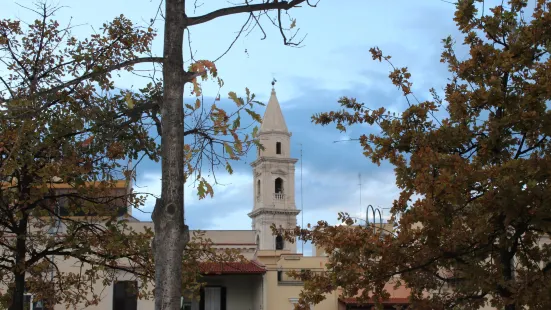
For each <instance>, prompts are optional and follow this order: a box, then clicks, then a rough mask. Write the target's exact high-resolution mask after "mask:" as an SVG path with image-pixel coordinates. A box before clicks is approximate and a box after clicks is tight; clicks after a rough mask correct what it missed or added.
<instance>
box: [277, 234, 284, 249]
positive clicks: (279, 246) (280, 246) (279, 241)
mask: <svg viewBox="0 0 551 310" xmlns="http://www.w3.org/2000/svg"><path fill="white" fill-rule="evenodd" d="M275 241H276V250H283V237H281V235H277V237H276V240H275Z"/></svg>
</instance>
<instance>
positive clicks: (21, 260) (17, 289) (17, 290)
mask: <svg viewBox="0 0 551 310" xmlns="http://www.w3.org/2000/svg"><path fill="white" fill-rule="evenodd" d="M21 232H23V233H21ZM26 232H27V219H26V218H23V219H21V220H20V221H19V233H17V241H16V245H15V249H16V253H15V270H14V272H13V273H14V287H13V291H12V298H11V305H10V307H9V310H23V309H24V308H23V306H24V300H25V298H24V297H25V270H26V268H25V252H26V246H27V245H26V239H25V238H26Z"/></svg>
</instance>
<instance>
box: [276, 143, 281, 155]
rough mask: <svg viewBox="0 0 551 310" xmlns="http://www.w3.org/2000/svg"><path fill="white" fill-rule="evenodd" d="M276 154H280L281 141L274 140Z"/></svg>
mask: <svg viewBox="0 0 551 310" xmlns="http://www.w3.org/2000/svg"><path fill="white" fill-rule="evenodd" d="M276 154H281V142H276Z"/></svg>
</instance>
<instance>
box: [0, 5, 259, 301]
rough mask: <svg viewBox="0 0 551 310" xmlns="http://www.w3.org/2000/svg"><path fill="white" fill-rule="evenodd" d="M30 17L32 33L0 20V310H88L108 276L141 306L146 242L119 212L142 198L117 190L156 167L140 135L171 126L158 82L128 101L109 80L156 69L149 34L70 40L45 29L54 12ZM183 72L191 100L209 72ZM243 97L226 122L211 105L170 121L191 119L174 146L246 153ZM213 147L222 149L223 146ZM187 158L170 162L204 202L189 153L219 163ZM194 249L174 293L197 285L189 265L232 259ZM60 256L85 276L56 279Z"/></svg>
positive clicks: (150, 142)
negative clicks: (30, 301) (57, 309)
mask: <svg viewBox="0 0 551 310" xmlns="http://www.w3.org/2000/svg"><path fill="white" fill-rule="evenodd" d="M32 10H34V11H35V13H36V14H38V17H39V18H38V19H37V20H36V21H34V22H33V23H30V24H27V23H24V22H22V21H19V20H10V19H4V20H1V21H0V53H1V55H0V62H2V65H1V66H2V67H0V68H1V71H0V85H2V86H1V87H2V88H0V105H1V107H0V179H1V182H2V183H1V186H0V227H1V232H0V248H1V251H0V281H1V282H2V284H3V285H5V287H9V288H10V290H9V291H8V293H7V294H4V296H2V298H3V303H4V304H5V305H7V306H9V308H10V309H13V310H20V309H23V307H24V293H25V292H26V291H29V292H32V293H33V294H35V295H36V297H37V298H45V297H48V300H47V302H48V303H50V304H58V303H64V304H67V305H72V304H85V305H88V304H95V303H97V302H98V298H99V292H94V291H93V284H94V283H95V282H97V281H103V282H104V283H105V284H107V283H109V282H110V281H112V280H113V279H114V277H115V272H116V271H117V270H124V271H128V272H132V273H133V274H135V275H136V277H138V279H140V280H141V281H140V282H141V283H142V284H143V286H142V287H141V288H140V290H141V293H142V294H143V295H144V297H147V296H146V292H147V291H148V290H147V284H148V283H149V282H151V281H152V280H153V279H154V270H155V269H154V265H153V257H152V252H151V248H150V240H151V239H152V238H153V232H151V231H146V232H144V233H136V232H134V231H132V230H131V229H130V226H129V225H128V223H126V219H125V218H124V216H123V217H121V215H123V213H124V211H126V209H127V208H139V207H140V206H142V205H143V203H144V200H145V197H146V196H145V195H144V194H140V193H134V192H129V191H127V190H126V188H125V186H121V185H120V180H123V181H126V182H130V181H131V180H132V179H133V178H134V169H135V167H132V166H131V165H129V164H128V163H129V161H133V162H140V161H141V160H142V158H144V157H147V158H149V159H150V160H158V159H159V158H160V157H159V156H160V151H161V150H160V148H159V146H158V145H157V144H156V142H155V139H156V137H155V136H154V135H152V134H151V132H152V131H154V130H152V129H153V128H155V127H156V128H157V130H158V133H159V134H162V129H163V128H164V129H165V131H168V132H169V129H170V127H169V126H168V125H166V126H163V124H162V118H161V119H159V110H160V106H162V100H163V93H162V81H157V80H154V79H153V80H152V82H151V83H149V84H147V85H144V87H143V88H142V89H140V90H138V91H133V90H129V89H121V88H117V87H116V82H117V81H116V79H115V78H114V77H113V73H115V72H116V71H118V70H126V71H132V70H133V67H134V66H135V65H137V64H144V63H149V64H155V63H162V62H163V59H164V58H162V57H154V56H152V55H151V52H150V47H151V42H152V40H153V39H154V37H155V31H154V29H153V28H152V27H148V26H146V27H142V26H137V25H134V24H133V23H132V22H131V21H130V20H128V19H127V18H125V17H124V16H123V15H121V16H119V17H116V18H115V19H113V21H111V22H107V23H105V24H103V27H102V28H101V29H100V32H99V33H95V34H93V35H91V36H90V37H89V38H86V39H84V40H79V39H78V38H76V37H74V36H73V35H72V34H71V29H72V26H71V25H68V26H66V27H62V26H60V24H59V23H58V22H57V21H55V20H54V19H53V18H54V15H55V13H56V11H57V10H58V8H56V7H51V6H48V5H47V4H45V3H42V4H39V5H38V6H37V8H36V9H32ZM170 68H173V67H170ZM171 70H172V69H171ZM190 70H193V72H194V73H193V76H194V77H193V81H194V82H195V86H196V90H195V93H196V95H197V96H198V97H199V96H200V93H199V91H200V87H199V84H197V83H196V79H195V78H196V77H203V78H206V75H205V72H206V70H209V71H210V73H211V74H212V75H215V74H216V71H215V67H214V65H213V64H212V63H209V62H205V61H197V62H194V63H193V64H191V66H190ZM173 71H175V72H179V71H178V70H173ZM220 83H221V81H220ZM247 95H248V99H247V101H246V102H245V101H244V100H243V99H241V98H238V97H237V95H236V94H234V93H230V97H231V98H232V99H234V101H236V104H237V109H236V111H235V112H233V113H226V112H225V111H224V110H222V109H220V108H217V107H216V106H214V105H213V106H212V107H211V108H210V109H208V110H209V111H210V112H208V113H204V112H203V111H202V109H201V105H202V104H203V102H202V101H200V102H195V103H194V106H188V105H186V107H185V108H184V109H182V107H180V110H179V112H178V111H177V112H175V113H176V114H180V115H183V114H181V113H185V115H186V116H188V115H189V116H191V115H193V113H194V112H196V113H197V114H196V115H195V116H193V118H191V119H192V120H193V121H194V122H196V124H195V125H193V126H192V127H190V129H189V130H186V131H185V132H182V135H181V136H180V138H181V140H182V142H183V137H184V135H186V136H197V137H198V139H196V141H202V140H201V139H207V140H209V141H210V142H211V143H210V144H209V145H212V144H213V143H221V144H222V145H224V146H225V149H224V150H225V151H226V152H228V153H230V154H231V155H230V156H228V160H230V159H238V158H239V157H240V156H242V155H243V154H244V152H245V151H246V149H247V147H248V145H249V144H251V143H252V139H249V138H247V137H246V136H244V135H245V134H243V133H242V132H241V131H240V129H241V126H240V123H239V120H238V118H239V112H240V111H247V110H246V109H248V110H249V111H250V114H251V115H252V116H253V117H256V118H258V116H257V115H256V114H254V113H253V112H252V111H251V110H250V109H249V108H250V106H251V105H252V100H253V96H254V95H252V94H249V93H247ZM184 111H185V112H184ZM188 111H191V112H188ZM236 119H237V121H236ZM209 120H210V121H211V122H210V123H209ZM181 123H182V122H180V124H181ZM189 123H190V122H188V125H189ZM213 124H214V125H213ZM224 137H230V138H231V139H232V140H231V141H230V142H231V143H229V142H226V144H224V142H225V140H224ZM186 149H188V150H189V151H190V153H188V154H191V155H188V154H186V156H181V157H180V161H181V163H182V166H181V167H182V172H183V171H184V169H183V164H185V165H186V166H188V167H189V168H190V169H189V170H188V172H189V173H191V172H192V171H195V172H197V173H198V177H197V178H198V180H199V181H200V182H201V181H203V183H200V185H199V186H200V188H201V186H202V187H203V188H206V189H207V190H203V192H202V195H205V194H206V192H207V191H210V194H212V189H211V188H210V187H209V186H208V185H206V183H205V182H204V179H202V178H201V177H200V170H199V169H200V166H198V165H191V164H190V162H193V160H196V161H197V160H199V161H202V159H201V157H200V156H198V155H197V154H201V152H203V151H205V152H206V154H215V155H217V156H218V154H219V153H217V150H215V149H211V150H210V151H209V150H208V149H206V148H201V144H196V145H188V146H186ZM181 150H182V151H183V150H184V147H182V148H181ZM208 152H210V153H208ZM217 158H218V159H219V160H221V159H224V158H225V157H217ZM182 159H183V160H182ZM216 163H217V162H214V164H216ZM227 169H229V170H231V166H230V165H229V164H228V165H227ZM183 181H184V180H183V179H181V180H180V182H181V183H183ZM200 193H201V190H200ZM121 208H122V209H121ZM160 231H162V229H160ZM185 233H186V234H187V233H188V232H187V231H185ZM184 239H188V236H187V235H185V238H184ZM194 240H195V241H193V242H190V243H187V244H186V249H187V250H186V254H185V256H183V257H182V256H180V259H179V261H178V262H177V263H175V264H176V265H178V266H177V267H175V268H176V269H177V270H176V271H178V272H179V273H180V274H183V275H184V276H185V279H187V280H189V279H195V280H194V281H191V280H190V281H188V282H186V283H185V286H184V289H186V288H193V287H196V286H197V283H196V282H197V281H198V280H199V279H197V278H196V277H191V276H188V275H196V274H197V273H198V269H197V268H198V265H197V264H196V262H197V260H200V259H210V260H221V261H226V260H229V259H238V257H237V256H236V255H235V253H231V252H228V253H218V252H215V251H214V250H212V249H211V248H210V246H211V243H210V241H209V240H208V239H205V238H204V237H201V235H197V236H195V237H194ZM60 257H61V258H62V259H64V260H66V259H68V260H74V261H75V262H76V263H78V264H80V265H81V266H82V270H86V272H85V273H81V270H77V271H75V272H64V271H62V270H60V269H59V268H58V263H59V262H60V259H59V258H60ZM161 261H162V260H161ZM121 262H124V263H122V264H121ZM181 287H182V284H181V283H180V288H181ZM88 292H91V293H92V295H91V299H88V298H87V297H88V294H86V293H88ZM179 295H180V293H178V296H179Z"/></svg>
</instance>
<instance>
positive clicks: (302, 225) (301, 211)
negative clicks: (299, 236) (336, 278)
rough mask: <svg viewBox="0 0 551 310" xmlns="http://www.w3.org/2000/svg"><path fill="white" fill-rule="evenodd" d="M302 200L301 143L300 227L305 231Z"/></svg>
mask: <svg viewBox="0 0 551 310" xmlns="http://www.w3.org/2000/svg"><path fill="white" fill-rule="evenodd" d="M303 201H304V200H303V198H302V143H300V221H301V224H300V227H301V229H304V203H303ZM302 255H304V240H303V241H302Z"/></svg>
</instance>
